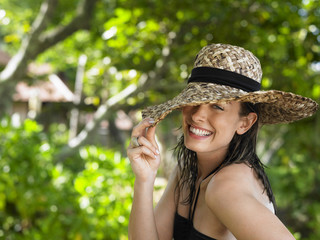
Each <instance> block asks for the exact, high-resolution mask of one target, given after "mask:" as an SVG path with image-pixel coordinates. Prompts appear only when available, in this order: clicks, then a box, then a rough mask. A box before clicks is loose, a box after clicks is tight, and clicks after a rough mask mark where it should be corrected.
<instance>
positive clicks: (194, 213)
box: [127, 44, 318, 240]
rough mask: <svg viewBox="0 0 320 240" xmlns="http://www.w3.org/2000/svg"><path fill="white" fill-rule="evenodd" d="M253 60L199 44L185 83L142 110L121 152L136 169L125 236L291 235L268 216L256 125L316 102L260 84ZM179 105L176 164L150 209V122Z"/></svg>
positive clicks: (294, 115)
mask: <svg viewBox="0 0 320 240" xmlns="http://www.w3.org/2000/svg"><path fill="white" fill-rule="evenodd" d="M261 77H262V71H261V66H260V62H259V60H258V59H257V58H256V57H255V56H254V55H253V54H252V53H251V52H249V51H247V50H245V49H243V48H240V47H237V46H231V45H226V44H212V45H208V46H206V47H204V48H203V49H202V50H201V51H200V52H199V54H198V55H197V57H196V60H195V64H194V68H193V70H192V74H191V77H190V78H189V81H188V85H187V87H186V88H185V89H184V90H183V91H182V92H181V93H180V94H179V95H178V96H177V97H175V98H174V99H172V100H170V101H168V102H166V103H163V104H160V105H158V106H153V107H149V108H147V109H146V110H144V111H143V117H144V119H143V120H142V122H140V123H139V124H138V125H137V126H136V127H135V128H134V129H133V131H132V138H131V143H130V146H129V147H128V150H127V153H128V157H129V159H130V161H131V166H132V169H133V172H134V174H135V176H136V179H135V184H134V198H133V205H132V212H131V216H130V222H129V238H130V239H139V240H142V239H148V240H150V239H161V240H162V239H167V240H171V239H172V238H174V239H175V240H179V239H219V240H220V239H223V240H229V239H246V240H250V239H255V240H257V239H261V240H262V239H268V240H270V239H294V237H293V236H292V234H291V233H290V232H289V231H288V230H287V228H286V227H285V226H284V225H283V224H282V223H281V221H280V220H279V219H278V218H277V216H276V215H275V201H274V197H273V193H272V190H271V187H270V184H269V181H268V178H267V176H266V174H265V172H264V169H263V165H262V163H261V162H260V160H259V158H258V157H257V155H256V151H255V148H256V138H257V133H258V127H259V125H262V124H275V123H286V122H292V121H295V120H299V119H302V118H305V117H308V116H311V115H312V114H313V113H314V112H315V111H316V110H317V107H318V105H317V103H316V102H314V101H313V100H311V99H309V98H305V97H302V96H298V95H295V94H292V93H287V92H281V91H276V90H271V91H260V82H261ZM174 109H181V111H182V129H183V136H182V138H181V139H180V141H179V143H178V145H177V147H176V153H177V160H178V164H177V167H176V169H175V170H174V171H173V173H172V176H171V178H170V179H169V182H168V185H167V187H166V190H165V192H164V194H163V196H162V198H161V199H160V201H159V203H158V204H157V206H156V207H155V209H153V198H152V195H153V187H154V180H155V178H156V174H157V170H158V168H159V165H160V155H159V149H158V145H157V143H156V141H155V125H156V124H157V123H158V122H159V121H160V120H162V119H163V118H165V116H166V115H167V114H168V113H170V112H171V111H172V110H174Z"/></svg>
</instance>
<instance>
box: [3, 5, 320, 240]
mask: <svg viewBox="0 0 320 240" xmlns="http://www.w3.org/2000/svg"><path fill="white" fill-rule="evenodd" d="M77 2H79V1H77V0H72V1H59V4H58V11H57V12H56V13H55V15H54V18H53V21H52V22H51V23H50V25H49V28H50V29H51V28H53V27H55V26H60V25H65V24H67V22H68V21H69V20H70V19H72V17H73V16H74V14H75V9H76V8H75V5H76V3H77ZM40 4H41V1H40V0H36V1H34V0H25V1H20V0H2V1H1V6H0V11H1V12H0V47H1V49H4V50H6V51H8V52H9V53H11V54H14V53H16V51H17V49H18V47H19V45H20V43H21V38H22V37H23V36H24V35H25V34H26V33H29V32H30V28H31V23H32V20H33V19H34V18H35V16H36V14H37V12H38V10H39V6H40ZM3 10H5V15H3V13H4V12H3ZM8 19H9V20H10V21H9V22H8ZM319 26H320V8H319V1H317V0H303V1H301V0H290V1H281V0H260V1H256V0H241V1H240V0H214V1H212V0H210V1H209V0H200V1H196V2H195V1H194V0H183V1H182V0H175V1H172V0H171V1H170V0H169V1H160V0H151V1H146V0H101V1H98V2H97V5H96V9H95V13H94V17H93V19H92V26H91V28H90V29H88V30H86V31H80V32H76V33H75V34H73V35H72V36H69V38H67V39H66V40H65V41H63V42H60V43H58V44H57V45H55V46H54V47H52V48H50V49H49V50H48V51H46V52H44V53H42V54H41V55H39V56H38V57H37V59H35V61H37V62H38V63H50V64H51V65H52V66H53V68H54V71H55V72H56V73H63V74H62V75H63V76H64V80H65V81H66V83H67V85H68V86H69V87H70V88H71V89H73V85H74V79H75V75H76V69H77V62H78V58H79V56H80V55H81V54H85V55H86V56H87V57H88V61H87V64H86V73H85V79H84V87H83V89H84V95H85V97H86V101H87V102H88V103H90V104H93V105H95V106H99V105H100V104H101V102H103V101H105V100H106V99H108V98H109V97H110V96H113V95H114V94H116V93H118V92H119V91H121V90H123V89H124V88H125V87H127V86H128V85H130V84H138V82H139V78H140V77H141V76H145V77H150V76H154V75H155V76H156V77H157V81H156V83H154V84H153V85H152V86H149V91H145V92H140V93H139V94H137V95H136V96H132V97H130V98H128V99H126V101H125V102H124V103H123V108H124V111H126V112H128V113H129V112H136V111H137V110H138V109H141V108H142V107H143V106H147V105H150V104H156V103H160V102H163V101H164V100H167V99H169V98H172V97H173V96H175V95H176V93H177V92H178V91H179V90H181V88H182V87H183V86H184V82H185V79H186V78H187V76H188V74H189V73H190V70H191V68H192V63H193V60H194V57H195V54H196V53H197V52H198V51H199V49H200V48H201V47H202V46H204V45H206V44H208V43H217V42H223V43H230V44H235V45H239V46H243V47H245V48H247V49H249V50H251V51H252V52H253V53H254V54H255V55H257V56H258V58H259V59H260V60H261V63H262V68H263V72H264V75H263V80H262V87H263V89H264V90H266V89H279V90H285V91H290V92H295V93H298V94H301V95H304V96H308V97H312V98H314V99H315V100H316V101H318V102H319V99H320V78H319V66H320V63H319V62H320V45H319V42H320V30H319ZM132 115H133V114H132ZM177 115H178V114H175V115H173V114H172V115H170V116H169V117H168V118H170V119H172V120H173V121H169V120H167V119H166V120H164V122H162V123H161V124H160V126H159V127H158V129H159V130H161V131H158V135H159V136H158V137H159V139H160V140H161V142H162V143H163V144H162V145H163V148H164V149H166V148H168V149H172V147H173V145H174V143H175V142H176V136H175V135H173V134H172V129H173V128H174V127H176V126H179V124H180V122H179V118H178V117H177ZM6 121H7V125H5V124H4V123H5V122H6ZM6 121H4V122H3V124H4V125H3V124H2V127H1V137H0V139H1V160H0V172H1V174H0V180H1V182H0V209H1V211H0V222H1V224H2V223H3V224H2V225H1V230H0V234H6V235H9V236H14V237H11V238H15V239H18V238H19V236H20V237H21V238H22V237H27V238H29V239H31V237H30V236H32V237H33V239H42V238H49V239H50V238H51V237H52V239H54V238H53V237H54V236H55V237H57V238H58V239H59V238H62V239H81V238H83V239H86V238H87V239H89V238H93V239H94V238H97V239H99V238H101V236H105V237H106V236H109V235H108V234H110V236H112V238H113V239H115V238H116V237H115V236H116V234H117V231H119V233H120V232H121V233H123V232H125V231H124V229H123V227H124V226H125V225H126V224H127V219H128V218H127V216H128V209H127V208H128V204H129V202H127V197H125V196H129V192H130V189H129V188H128V186H132V182H131V181H132V176H131V173H130V171H128V170H125V169H127V167H126V164H127V163H126V162H125V160H123V159H122V160H120V162H112V161H111V160H110V159H113V158H114V157H113V156H116V157H115V158H116V159H118V158H119V157H118V155H117V154H115V153H113V152H110V151H104V150H103V149H101V148H97V147H92V146H91V147H86V148H84V149H82V150H81V151H80V152H79V153H78V154H79V156H75V157H74V158H73V159H68V160H67V161H66V162H64V163H63V164H59V165H56V164H54V163H53V162H52V159H51V156H52V155H53V153H56V152H57V151H59V149H60V148H61V147H62V146H63V145H64V144H66V143H67V135H66V134H65V133H66V132H67V128H66V127H65V126H62V125H54V126H51V128H50V129H51V130H50V134H49V135H46V134H44V133H42V130H41V128H40V127H39V126H38V125H35V124H34V123H33V122H26V123H24V125H23V126H22V127H20V128H15V127H11V126H10V121H8V120H6ZM32 126H33V127H32ZM319 126H320V122H319V113H317V115H316V116H315V117H313V118H310V119H308V120H306V121H301V122H299V123H295V124H290V125H288V126H287V128H286V131H283V132H281V131H279V129H282V127H279V126H277V127H274V128H273V127H268V126H266V127H265V128H263V129H262V132H261V136H262V138H261V140H262V141H263V142H265V143H266V146H264V147H265V149H268V148H269V147H271V146H272V144H273V143H274V142H276V141H278V140H281V141H283V142H284V143H283V145H282V146H281V147H279V149H275V150H276V151H275V152H274V153H273V154H272V158H271V160H270V162H269V163H268V165H269V167H270V170H269V174H270V180H271V182H272V185H273V188H274V192H275V195H276V198H277V200H278V204H279V209H280V211H279V213H280V217H281V219H282V220H283V221H284V222H285V224H286V225H287V226H288V227H290V229H291V230H292V231H293V232H296V234H297V238H298V237H299V235H300V237H299V238H301V239H309V240H313V239H319V238H320V232H319V227H318V226H319V224H320V223H319V219H320V217H319V216H320V207H319V202H320V197H319V187H318V186H319V182H320V180H319V174H317V172H318V171H319V170H320V169H319V159H320V152H319V145H320V141H319V137H318V136H320V128H319ZM30 128H31V129H33V130H32V131H31V130H30ZM27 129H29V130H27ZM275 136H276V137H275ZM113 154H115V155H113ZM101 156H104V157H102V158H105V159H106V160H104V161H103V160H101V158H100V157H101ZM110 164H111V165H110ZM112 164H113V165H112ZM112 169H113V170H112ZM114 169H123V170H121V171H123V172H122V173H123V175H122V177H123V176H128V179H126V178H121V179H122V180H123V181H119V184H120V185H119V186H117V185H116V184H115V182H117V181H116V180H113V182H112V180H110V178H111V177H110V176H109V174H111V176H112V179H119V176H120V175H119V174H120V173H118V172H117V171H118V170H117V171H115V170H114ZM101 179H105V180H106V181H105V182H103V183H101V184H100V183H99V181H101ZM99 184H100V185H99ZM118 188H121V189H125V190H123V191H119V190H118ZM109 193H112V194H113V195H112V194H111V195H110V196H111V199H110V197H109ZM121 194H124V195H125V196H124V198H122V197H123V196H122V195H121ZM30 196H32V197H30ZM118 198H120V199H125V200H123V201H122V200H121V201H119V202H121V203H122V206H123V207H121V206H119V205H117V203H116V202H115V201H112V199H118ZM117 201H118V200H117ZM25 206H27V207H25ZM81 206H82V207H83V208H81ZM107 206H110V207H107ZM110 208H111V209H110ZM106 209H108V210H106ZM109 211H110V212H109ZM113 211H114V212H113ZM109 213H110V214H109ZM113 214H115V215H113ZM49 216H50V217H49ZM112 216H114V217H112ZM123 217H124V218H123ZM102 218H103V220H101V219H102ZM44 219H45V220H44ZM123 221H124V222H123ZM40 222H41V223H40ZM106 226H107V228H106ZM50 227H52V228H53V227H54V228H55V229H56V230H55V231H52V233H51V232H50V230H49V228H50ZM19 229H20V230H19ZM106 229H107V230H106ZM117 229H118V230H117ZM103 231H105V232H103ZM49 233H50V234H49ZM104 233H105V234H104ZM54 234H56V235H54Z"/></svg>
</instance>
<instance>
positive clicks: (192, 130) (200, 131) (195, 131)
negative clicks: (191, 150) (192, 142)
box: [188, 125, 213, 139]
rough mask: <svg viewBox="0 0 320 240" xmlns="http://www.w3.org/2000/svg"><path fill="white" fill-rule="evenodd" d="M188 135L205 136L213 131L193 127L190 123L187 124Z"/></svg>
mask: <svg viewBox="0 0 320 240" xmlns="http://www.w3.org/2000/svg"><path fill="white" fill-rule="evenodd" d="M188 130H189V135H190V136H192V137H195V138H198V139H200V138H201V139H202V138H207V137H209V136H211V135H212V134H213V132H211V131H208V130H206V129H203V128H200V127H195V126H192V125H189V128H188Z"/></svg>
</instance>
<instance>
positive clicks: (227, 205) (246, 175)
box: [205, 164, 294, 240]
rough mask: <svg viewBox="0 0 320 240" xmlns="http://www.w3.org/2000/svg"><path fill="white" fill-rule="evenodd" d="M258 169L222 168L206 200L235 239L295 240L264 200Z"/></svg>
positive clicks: (215, 177)
mask: <svg viewBox="0 0 320 240" xmlns="http://www.w3.org/2000/svg"><path fill="white" fill-rule="evenodd" d="M258 183H259V180H258V179H257V177H256V175H255V171H254V170H253V169H252V168H250V167H249V166H247V165H246V164H232V165H230V166H227V167H224V168H222V169H221V170H220V171H219V172H218V173H217V174H216V175H215V176H214V177H212V178H211V180H210V181H209V183H208V185H207V189H206V193H205V201H206V204H207V206H208V208H209V209H210V211H211V212H212V214H213V215H214V216H216V217H217V219H219V221H220V222H221V223H222V224H223V225H224V226H226V228H227V229H228V230H229V231H230V232H231V233H232V234H233V235H234V236H235V237H236V239H246V240H251V239H261V240H262V239H263V240H264V239H268V240H270V239H294V238H293V236H292V235H291V234H290V232H289V231H288V229H286V227H285V226H284V225H283V223H281V221H280V220H279V219H278V218H277V217H276V215H274V214H273V212H272V211H270V209H268V207H267V206H266V204H265V202H264V201H263V200H261V196H262V195H263V194H262V192H263V189H262V188H261V187H259V184H258Z"/></svg>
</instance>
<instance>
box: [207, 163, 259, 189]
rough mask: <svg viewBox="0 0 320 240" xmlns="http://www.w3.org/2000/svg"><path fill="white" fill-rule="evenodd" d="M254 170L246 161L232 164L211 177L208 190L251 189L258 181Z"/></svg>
mask: <svg viewBox="0 0 320 240" xmlns="http://www.w3.org/2000/svg"><path fill="white" fill-rule="evenodd" d="M256 180H257V179H256V177H255V174H254V170H253V169H252V168H251V167H249V166H248V165H246V164H245V163H240V164H231V165H229V166H226V167H224V168H222V169H221V170H220V171H219V172H217V174H216V175H215V176H214V177H213V178H211V180H210V182H209V184H208V187H207V190H208V191H207V192H208V193H209V194H210V193H215V192H216V191H220V190H222V189H226V188H227V189H229V190H230V189H234V190H237V191H239V190H250V188H251V187H252V186H253V184H254V182H255V181H256Z"/></svg>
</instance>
